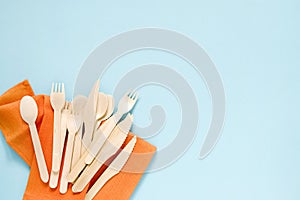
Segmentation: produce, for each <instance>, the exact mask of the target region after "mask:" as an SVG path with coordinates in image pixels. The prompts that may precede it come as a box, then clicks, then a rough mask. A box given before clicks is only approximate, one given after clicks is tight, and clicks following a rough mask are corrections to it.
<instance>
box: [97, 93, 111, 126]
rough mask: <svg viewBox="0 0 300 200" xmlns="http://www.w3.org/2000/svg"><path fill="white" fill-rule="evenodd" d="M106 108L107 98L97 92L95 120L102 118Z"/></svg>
mask: <svg viewBox="0 0 300 200" xmlns="http://www.w3.org/2000/svg"><path fill="white" fill-rule="evenodd" d="M107 108H108V98H107V96H106V95H105V94H104V93H102V92H99V93H98V103H97V110H96V120H99V119H101V118H102V117H103V116H105V113H106V111H107Z"/></svg>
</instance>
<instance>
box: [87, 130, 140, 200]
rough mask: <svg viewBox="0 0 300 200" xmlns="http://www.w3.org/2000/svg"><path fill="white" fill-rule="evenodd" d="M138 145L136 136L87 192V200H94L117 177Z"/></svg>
mask: <svg viewBox="0 0 300 200" xmlns="http://www.w3.org/2000/svg"><path fill="white" fill-rule="evenodd" d="M135 143H136V136H134V137H133V138H132V139H131V140H130V142H129V143H128V144H127V145H126V146H125V148H124V149H123V150H122V151H121V152H120V154H119V155H118V156H117V157H116V158H115V159H114V161H113V162H112V163H111V164H110V166H108V168H107V169H106V170H105V171H104V172H103V174H102V175H101V176H100V178H99V179H98V180H97V181H96V182H95V183H94V185H93V186H92V187H91V189H90V190H89V191H88V192H87V194H86V196H85V200H92V199H93V198H94V197H95V196H96V194H97V193H98V192H99V191H100V190H101V188H102V187H103V186H104V185H105V183H106V182H107V181H109V180H110V179H111V178H112V177H114V176H115V175H117V174H118V173H119V172H120V171H121V169H122V168H123V167H124V165H125V164H126V162H127V161H128V159H129V156H130V155H131V153H132V151H133V148H134V146H135Z"/></svg>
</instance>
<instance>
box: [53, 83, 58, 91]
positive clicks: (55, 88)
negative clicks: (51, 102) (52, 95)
mask: <svg viewBox="0 0 300 200" xmlns="http://www.w3.org/2000/svg"><path fill="white" fill-rule="evenodd" d="M57 87H58V85H57V83H55V89H54V92H57Z"/></svg>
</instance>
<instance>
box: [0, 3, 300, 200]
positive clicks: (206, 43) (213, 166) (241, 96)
mask: <svg viewBox="0 0 300 200" xmlns="http://www.w3.org/2000/svg"><path fill="white" fill-rule="evenodd" d="M299 9H300V2H299V1H297V0H286V1H279V0H264V1H259V0H251V1H250V0H245V1H238V0H235V1H234V0H229V1H196V0H194V1H182V2H179V1H171V0H165V1H156V0H152V1H137V0H132V1H118V2H117V1H86V2H85V3H83V1H82V2H79V1H63V2H62V1H61V2H58V1H57V2H56V3H55V2H53V1H43V2H41V1H3V0H2V1H1V2H0V69H1V73H0V80H1V81H0V82H1V85H0V92H1V93H3V92H4V91H5V90H7V89H8V88H10V87H11V86H13V85H14V84H16V83H18V82H20V81H22V80H23V79H29V81H30V83H31V84H32V86H33V88H34V91H35V92H36V93H45V94H49V90H50V85H51V83H52V82H53V81H63V82H65V84H66V88H67V96H68V99H69V100H71V97H72V91H73V90H72V89H73V86H74V84H75V81H76V77H77V74H78V72H79V69H80V66H81V64H82V63H83V61H84V60H85V59H86V58H87V56H88V55H89V53H90V52H91V51H92V50H93V49H94V48H95V47H97V46H98V45H99V44H101V43H102V42H103V41H105V40H106V39H108V38H110V37H111V36H113V35H116V34H118V33H120V32H124V31H127V30H131V29H136V28H142V27H160V28H167V29H172V30H175V31H178V32H181V33H183V34H185V35H187V36H189V37H191V38H192V39H193V40H195V41H196V42H198V43H199V44H200V45H201V46H202V47H203V48H204V49H205V50H206V51H207V53H208V54H209V56H210V57H211V58H212V60H213V61H214V63H215V64H216V66H217V68H218V70H219V72H220V74H221V76H222V79H223V81H224V86H225V90H226V97H227V102H226V106H227V107H226V110H227V113H226V121H225V126H224V129H223V135H222V137H221V140H220V141H219V143H218V145H217V146H216V148H215V149H214V151H213V152H212V153H211V154H210V156H209V157H208V158H206V159H205V160H198V159H197V158H198V155H199V151H200V147H201V144H202V142H203V139H204V136H205V134H206V132H207V129H208V127H209V122H210V117H211V102H210V96H209V93H208V91H207V89H206V87H205V84H204V83H203V80H202V79H201V77H199V76H198V75H197V74H196V73H195V72H194V71H193V69H192V67H191V66H189V65H188V64H186V63H185V62H183V61H181V60H180V59H179V58H177V57H175V56H174V55H169V54H167V53H163V52H159V51H141V52H136V53H133V54H130V55H127V56H125V57H123V58H121V59H120V60H119V61H117V62H116V63H114V64H113V65H112V66H111V67H110V68H109V70H108V71H107V72H106V73H105V74H104V77H103V79H102V86H101V90H102V91H104V92H107V93H112V92H113V88H114V86H115V85H116V83H117V82H118V79H119V78H120V77H122V75H124V73H126V71H128V70H129V69H131V68H134V67H135V66H138V65H140V64H145V63H152V62H154V63H158V62H159V63H162V64H168V65H170V66H172V67H173V68H174V69H175V70H176V71H178V72H179V73H181V74H182V76H184V77H186V79H187V81H188V82H189V83H190V85H191V86H192V87H193V89H194V92H195V94H196V96H197V97H198V101H199V109H200V111H201V113H200V114H199V128H198V136H197V138H196V139H195V141H194V143H193V145H192V146H191V148H190V149H189V150H188V151H187V152H186V153H185V155H184V156H183V157H182V158H180V159H179V160H178V161H177V162H175V163H174V164H173V165H171V166H169V167H167V168H165V169H163V170H160V171H158V172H155V173H150V174H146V175H145V176H144V177H143V179H142V181H141V182H140V184H139V186H138V188H137V189H136V191H135V193H134V195H133V196H132V199H143V200H151V199H209V200H219V199H228V200H229V199H230V200H240V199H244V200H248V199H249V200H252V199H259V200H265V199H272V200H277V199H278V200H281V199H288V200H297V199H300V190H299V185H300V157H299V152H300V145H299V144H300V134H299V131H300V128H299V121H300V106H299V105H300V104H299V102H300V95H299V94H300V89H299V88H300V87H299V86H300V81H299V76H300V68H299V67H300V60H299V52H300V40H299V35H300V28H299V27H300V26H299V24H300V12H299ZM140 93H141V97H142V100H141V101H139V104H138V105H137V106H136V109H135V112H134V114H135V116H136V117H135V119H136V123H138V124H140V125H147V124H149V123H150V120H149V115H148V113H149V112H148V111H149V109H150V108H151V106H152V105H153V104H161V105H163V106H164V107H165V110H166V112H167V122H166V124H165V127H164V129H163V130H162V131H161V133H160V134H159V135H158V136H156V137H154V138H151V139H150V140H149V141H150V142H151V143H153V144H155V145H156V146H158V148H162V147H164V146H166V145H167V144H168V143H170V141H171V140H172V138H174V137H175V136H176V134H177V131H178V129H179V127H180V107H179V105H178V102H177V101H176V99H175V98H174V97H173V96H172V94H171V93H169V92H168V91H166V90H164V89H163V88H160V87H157V86H149V87H144V88H142V89H141V90H140ZM155 95H156V96H155ZM0 155H1V156H0V177H1V178H0V188H1V189H0V190H1V197H2V199H21V198H22V195H23V192H24V190H25V187H26V183H27V177H28V174H29V168H28V167H27V166H26V164H25V163H24V162H23V161H22V160H21V159H20V158H19V157H18V155H17V154H16V153H14V151H12V149H11V148H10V147H9V146H8V145H7V144H6V142H5V139H4V138H3V136H0Z"/></svg>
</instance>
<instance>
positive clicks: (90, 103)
mask: <svg viewBox="0 0 300 200" xmlns="http://www.w3.org/2000/svg"><path fill="white" fill-rule="evenodd" d="M99 86H100V81H99V80H97V81H96V83H95V85H94V86H93V89H92V90H91V92H90V94H89V96H88V100H87V103H86V105H85V108H84V111H83V116H82V119H83V123H84V133H83V136H82V142H83V146H84V147H88V146H89V145H90V143H91V142H92V139H93V132H94V126H95V118H96V110H97V101H98V91H99ZM82 149H83V150H82V152H83V151H84V150H85V148H82Z"/></svg>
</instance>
